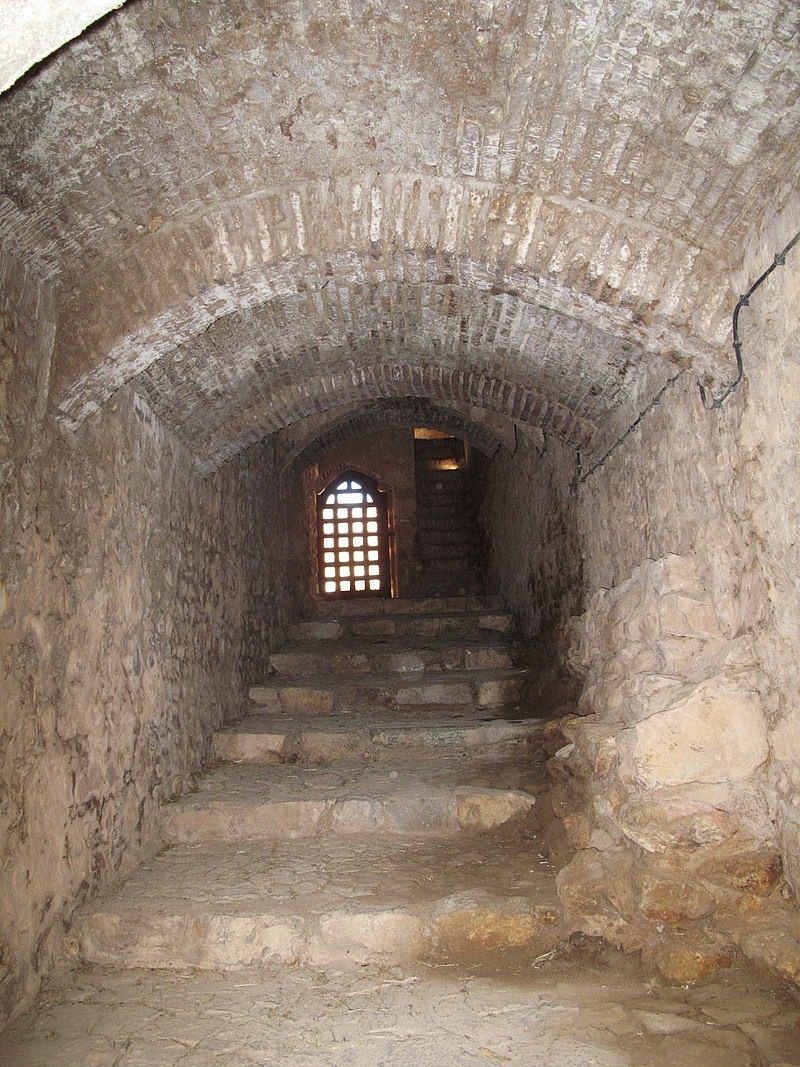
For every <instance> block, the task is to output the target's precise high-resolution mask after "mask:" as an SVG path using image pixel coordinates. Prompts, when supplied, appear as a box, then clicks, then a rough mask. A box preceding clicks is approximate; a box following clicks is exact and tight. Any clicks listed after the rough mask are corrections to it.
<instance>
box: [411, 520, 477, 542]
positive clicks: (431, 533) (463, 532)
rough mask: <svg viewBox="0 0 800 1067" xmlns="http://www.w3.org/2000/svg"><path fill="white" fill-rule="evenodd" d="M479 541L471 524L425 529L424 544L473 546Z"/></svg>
mask: <svg viewBox="0 0 800 1067" xmlns="http://www.w3.org/2000/svg"><path fill="white" fill-rule="evenodd" d="M476 541H477V538H476V535H475V530H474V529H473V528H472V527H471V526H467V525H463V526H440V527H439V528H438V529H431V530H425V532H424V545H464V546H467V547H472V546H473V545H474V544H475V543H476Z"/></svg>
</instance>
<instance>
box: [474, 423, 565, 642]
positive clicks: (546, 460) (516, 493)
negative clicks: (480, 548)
mask: <svg viewBox="0 0 800 1067" xmlns="http://www.w3.org/2000/svg"><path fill="white" fill-rule="evenodd" d="M476 461H477V466H478V478H477V484H478V485H479V486H480V491H481V493H482V500H481V506H480V522H481V526H482V529H483V533H484V537H483V540H484V551H485V561H486V588H487V590H489V591H492V592H497V593H500V594H501V595H502V596H503V597H504V598H505V600H506V602H507V604H508V606H509V608H510V610H511V611H513V612H514V613H515V615H516V616H517V617H518V619H519V621H520V625H521V628H522V631H523V632H524V633H525V634H526V635H527V636H529V637H535V636H538V635H544V634H546V633H547V632H548V631H550V630H552V629H553V628H555V627H558V626H559V625H561V624H563V623H565V622H566V620H567V618H568V617H569V615H570V614H572V613H573V612H575V611H577V610H579V607H580V588H581V586H580V567H581V561H580V542H579V539H578V530H577V527H576V514H575V497H574V493H573V485H574V479H575V474H576V467H575V454H574V452H573V451H572V450H570V449H568V448H566V447H565V446H564V445H562V444H561V442H559V441H557V440H554V439H553V438H550V437H542V438H540V439H539V440H538V441H537V440H535V439H532V438H530V437H527V436H524V435H522V434H520V435H519V438H518V441H517V449H516V452H515V453H514V454H511V453H509V452H506V451H505V450H502V451H500V452H499V453H498V454H497V455H496V456H495V457H494V459H487V458H486V457H484V456H476Z"/></svg>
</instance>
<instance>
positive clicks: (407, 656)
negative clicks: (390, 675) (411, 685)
mask: <svg viewBox="0 0 800 1067" xmlns="http://www.w3.org/2000/svg"><path fill="white" fill-rule="evenodd" d="M381 668H382V669H383V670H387V671H396V672H398V673H401V674H402V673H406V672H412V673H414V672H419V671H424V670H425V662H424V660H423V659H422V658H421V657H420V656H419V655H418V654H417V653H416V652H397V653H392V654H391V655H389V656H386V658H385V660H382V662H381Z"/></svg>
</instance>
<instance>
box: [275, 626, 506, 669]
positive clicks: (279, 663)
mask: <svg viewBox="0 0 800 1067" xmlns="http://www.w3.org/2000/svg"><path fill="white" fill-rule="evenodd" d="M520 655H521V649H520V647H519V646H518V645H512V644H511V643H510V642H508V641H501V640H498V639H495V640H491V639H490V638H488V637H485V638H483V640H480V639H476V638H474V637H473V638H462V639H461V640H459V641H458V643H454V642H453V640H452V639H450V640H448V639H447V638H444V639H442V638H435V637H434V638H420V637H413V636H409V637H404V638H402V637H401V638H398V637H391V636H388V637H373V638H372V641H370V640H369V639H365V638H360V639H354V638H349V639H345V638H342V639H341V640H339V641H336V642H332V641H324V640H323V641H319V640H318V641H308V640H300V641H296V642H294V643H293V644H292V645H291V646H287V647H286V648H283V649H280V650H279V651H277V652H273V653H272V655H271V656H270V668H271V670H273V671H274V672H275V674H277V675H280V676H281V677H284V678H286V677H292V678H304V677H305V678H307V677H309V676H310V675H320V674H323V675H324V674H357V675H363V674H367V673H375V672H377V673H379V674H380V673H386V674H390V673H398V672H399V673H401V674H408V673H419V672H422V671H452V670H496V669H504V668H506V667H514V666H515V665H516V663H517V662H518V660H519V656H520Z"/></svg>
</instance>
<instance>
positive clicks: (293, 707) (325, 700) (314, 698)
mask: <svg viewBox="0 0 800 1067" xmlns="http://www.w3.org/2000/svg"><path fill="white" fill-rule="evenodd" d="M334 702H335V699H334V693H333V691H332V690H331V689H314V688H312V687H311V686H308V685H287V686H284V687H283V688H282V689H281V690H280V706H281V710H282V711H284V712H291V713H293V714H297V715H327V714H329V713H330V712H332V711H333V706H334Z"/></svg>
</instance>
